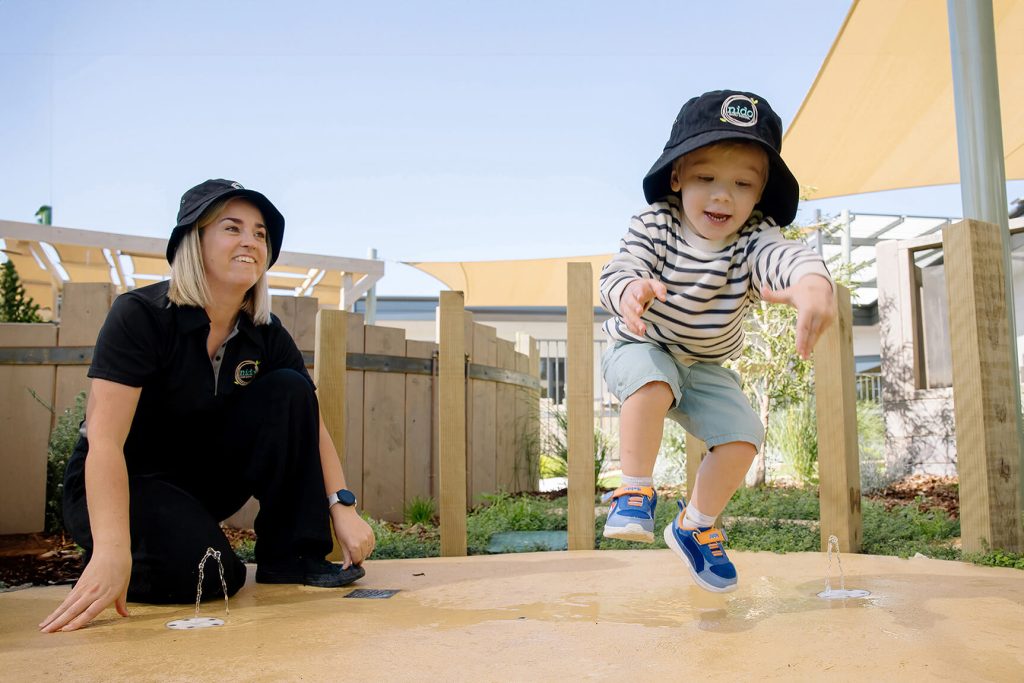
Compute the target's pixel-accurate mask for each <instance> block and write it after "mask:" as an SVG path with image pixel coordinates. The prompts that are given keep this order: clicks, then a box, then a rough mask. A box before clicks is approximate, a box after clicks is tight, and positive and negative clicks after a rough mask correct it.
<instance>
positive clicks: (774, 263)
mask: <svg viewBox="0 0 1024 683" xmlns="http://www.w3.org/2000/svg"><path fill="white" fill-rule="evenodd" d="M811 273H816V274H818V275H822V276H824V277H826V278H828V280H829V282H832V278H831V276H830V275H829V273H828V269H827V268H826V267H825V264H824V262H823V261H822V260H821V258H820V257H819V256H818V253H817V252H815V251H814V250H812V249H810V248H808V247H807V246H806V245H803V244H800V243H798V242H793V241H790V240H786V239H784V238H783V236H782V231H781V230H779V228H778V226H777V225H776V224H775V222H774V221H772V220H771V219H766V220H762V219H761V216H760V213H758V212H755V213H754V215H753V216H752V217H751V219H750V220H749V221H748V222H747V224H746V225H744V226H743V228H741V229H740V231H739V232H737V233H736V234H735V235H733V236H731V237H729V238H728V239H726V240H722V241H720V242H713V241H710V240H706V239H704V238H702V237H700V236H699V235H697V234H696V233H695V232H693V230H692V229H691V228H690V227H689V226H688V225H687V224H686V223H685V222H684V221H683V217H682V207H681V206H680V203H679V200H678V198H675V197H670V198H668V200H667V201H665V202H657V203H654V204H651V205H650V206H648V207H647V208H646V209H645V210H644V211H643V212H641V213H640V214H639V215H637V216H634V217H633V218H632V220H631V221H630V225H629V232H628V233H627V234H626V236H625V237H624V238H623V239H622V241H621V243H620V245H619V253H618V254H616V255H615V257H614V258H613V259H612V260H611V261H609V262H608V264H607V265H605V267H604V269H603V270H602V271H601V303H602V304H603V305H604V307H605V308H606V309H607V310H608V311H609V312H610V313H611V314H612V315H613V317H612V318H609V319H608V321H607V322H605V324H604V331H605V333H607V334H608V336H609V337H610V338H611V339H612V340H619V341H648V342H655V343H658V344H660V345H662V346H664V347H665V348H666V349H668V350H669V351H670V352H671V353H672V354H673V355H674V356H675V357H676V358H678V359H679V360H680V361H681V362H683V363H684V364H686V365H691V364H693V363H695V362H704V363H722V362H724V361H726V360H729V359H731V358H737V357H738V356H739V355H740V353H741V352H742V350H743V318H744V314H745V313H746V311H747V308H748V306H749V305H750V304H751V303H753V302H757V301H760V299H761V295H760V292H761V285H762V284H767V285H768V287H769V289H784V288H786V287H789V286H791V285H794V284H796V282H797V280H799V279H800V278H801V277H803V276H804V275H808V274H811ZM637 278H652V279H658V280H661V282H663V283H664V284H665V286H666V288H667V289H668V296H666V298H665V299H666V300H665V301H659V300H657V299H654V300H653V302H652V304H651V305H650V306H649V308H648V309H647V310H646V311H645V312H644V314H643V316H642V318H643V320H644V323H645V325H646V327H647V332H646V333H645V335H644V336H643V337H640V336H637V335H636V334H634V333H632V332H630V331H629V328H627V327H626V323H625V321H624V320H623V319H622V312H621V310H620V309H619V302H620V300H621V299H622V293H623V292H624V291H625V290H626V286H627V285H629V283H630V282H632V281H633V280H636V279H637Z"/></svg>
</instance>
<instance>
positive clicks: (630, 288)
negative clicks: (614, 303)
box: [619, 278, 668, 337]
mask: <svg viewBox="0 0 1024 683" xmlns="http://www.w3.org/2000/svg"><path fill="white" fill-rule="evenodd" d="M667 295H668V290H667V289H666V288H665V283H663V282H662V281H661V280H649V279H647V278H641V279H639V280H633V281H632V282H630V283H629V284H628V285H626V289H625V290H624V291H623V292H622V299H620V300H619V310H620V311H622V319H623V320H625V321H626V327H628V328H629V331H630V332H632V333H633V334H637V335H640V336H641V337H642V336H643V335H644V333H645V332H647V325H645V324H644V321H643V320H641V319H640V316H641V315H643V312H644V311H645V310H647V304H649V303H650V302H651V299H654V298H655V297H657V298H658V301H664V300H665V297H666V296H667Z"/></svg>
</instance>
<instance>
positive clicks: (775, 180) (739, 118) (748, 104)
mask: <svg viewBox="0 0 1024 683" xmlns="http://www.w3.org/2000/svg"><path fill="white" fill-rule="evenodd" d="M722 140H750V141H752V142H757V143H760V144H761V146H762V147H764V150H765V151H766V152H767V153H768V165H769V170H768V184H767V185H765V188H764V192H763V193H762V194H761V201H760V202H758V203H757V205H756V206H755V207H754V208H755V209H756V210H759V211H761V213H763V214H764V215H765V216H771V217H772V218H773V219H775V222H776V223H778V224H779V225H789V224H790V223H792V222H793V219H794V218H796V206H797V203H798V202H799V200H800V186H799V184H797V182H796V178H795V177H793V174H792V172H790V170H789V167H788V166H786V162H785V161H783V160H782V157H781V156H779V152H780V151H781V150H782V119H780V118H779V115H778V114H776V113H775V112H774V111H772V108H771V107H770V106H769V105H768V102H766V101H765V100H764V99H762V98H761V97H758V96H757V95H755V94H754V93H750V92H739V91H736V90H715V91H713V92H706V93H704V94H703V95H701V96H699V97H694V98H693V99H691V100H690V101H689V102H687V103H686V104H684V105H683V108H682V109H680V110H679V115H678V116H677V117H676V120H675V123H673V124H672V133H671V135H669V138H668V142H667V143H665V151H664V152H662V154H661V156H660V157H658V160H657V161H656V162H654V166H652V167H651V170H650V171H648V172H647V175H646V176H645V177H644V196H645V197H646V198H647V201H648V203H654V202H656V201H660V200H662V199H664V198H665V197H666V196H668V195H670V194H672V188H671V186H670V184H669V180H670V177H671V175H672V162H674V161H675V160H676V159H678V158H679V157H681V156H682V155H684V154H686V153H688V152H692V151H694V150H695V149H698V148H700V147H706V146H707V145H710V144H712V143H715V142H721V141H722Z"/></svg>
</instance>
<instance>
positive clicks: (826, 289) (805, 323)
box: [761, 274, 836, 360]
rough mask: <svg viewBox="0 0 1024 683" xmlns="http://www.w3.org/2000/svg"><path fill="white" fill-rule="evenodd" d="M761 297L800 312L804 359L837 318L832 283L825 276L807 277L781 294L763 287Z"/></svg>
mask: <svg viewBox="0 0 1024 683" xmlns="http://www.w3.org/2000/svg"><path fill="white" fill-rule="evenodd" d="M761 298H762V299H764V300H765V301H767V302H768V303H773V304H789V305H790V306H792V307H793V308H795V309H796V352H797V353H798V354H799V355H800V357H801V358H803V359H804V360H807V359H808V358H810V357H811V352H812V351H813V350H814V346H815V344H817V343H818V339H819V338H820V337H821V335H822V334H824V332H825V330H827V329H828V326H829V325H831V324H832V321H833V320H835V318H836V299H835V293H834V292H833V290H832V283H831V282H829V281H828V280H827V279H825V278H824V277H822V276H821V275H817V274H811V275H806V276H804V277H802V278H800V280H799V281H798V282H797V283H796V284H795V285H793V286H792V287H788V288H786V289H780V290H778V291H773V290H771V289H768V287H767V286H764V287H761Z"/></svg>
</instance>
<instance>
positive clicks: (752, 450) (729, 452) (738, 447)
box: [711, 441, 757, 461]
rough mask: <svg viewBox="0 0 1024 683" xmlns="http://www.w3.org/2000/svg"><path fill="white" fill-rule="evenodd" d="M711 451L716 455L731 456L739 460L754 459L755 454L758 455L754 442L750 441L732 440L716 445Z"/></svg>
mask: <svg viewBox="0 0 1024 683" xmlns="http://www.w3.org/2000/svg"><path fill="white" fill-rule="evenodd" d="M711 452H712V453H714V454H716V455H719V454H720V455H725V456H728V457H730V458H735V459H737V460H740V459H743V460H750V461H753V460H754V456H755V455H757V448H756V447H755V446H754V444H752V443H750V442H748V441H730V442H728V443H723V444H719V445H717V446H715V447H714V448H712V449H711Z"/></svg>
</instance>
